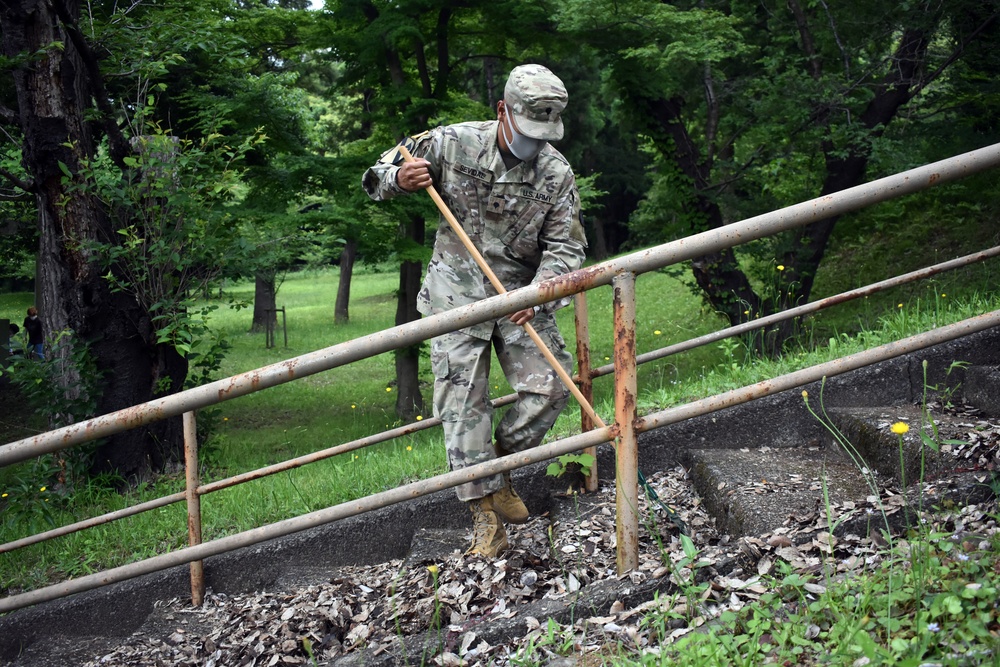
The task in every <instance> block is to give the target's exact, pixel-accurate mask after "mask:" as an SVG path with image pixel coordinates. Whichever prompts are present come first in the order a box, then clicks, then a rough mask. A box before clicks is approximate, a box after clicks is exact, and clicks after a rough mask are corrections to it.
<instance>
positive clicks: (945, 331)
mask: <svg viewBox="0 0 1000 667" xmlns="http://www.w3.org/2000/svg"><path fill="white" fill-rule="evenodd" d="M996 326H1000V310H997V311H993V312H992V313H986V314H984V315H979V316H977V317H972V318H969V319H967V320H963V321H961V322H957V323H955V324H951V325H948V326H944V327H940V328H938V329H934V330H932V331H929V332H926V333H922V334H918V335H916V336H911V337H909V338H904V339H902V340H899V341H896V342H893V343H888V344H886V345H881V346H879V347H876V348H872V349H871V350H865V351H863V352H858V353H856V354H852V355H849V356H847V357H842V358H840V359H835V360H833V361H829V362H825V363H821V364H817V365H815V366H810V367H809V368H804V369H801V370H798V371H794V372H792V373H788V374H786V375H782V376H779V377H776V378H773V379H771V380H765V381H764V382H758V383H756V384H753V385H749V386H746V387H742V388H740V389H734V390H732V391H729V392H725V393H723V394H719V395H717V396H712V397H710V398H706V399H702V400H699V401H693V402H691V403H687V404H685V405H682V406H677V407H675V408H670V409H668V410H664V411H662V412H657V413H654V414H651V415H647V416H645V417H639V418H638V419H637V420H636V422H635V430H636V432H639V433H643V432H646V431H650V430H654V429H657V428H660V427H662V426H666V425H668V424H673V423H675V422H679V421H683V420H685V419H689V418H691V417H698V416H701V415H706V414H709V413H711V412H716V411H718V410H722V409H723V408H728V407H732V406H734V405H739V404H741V403H746V402H748V401H751V400H754V399H756V398H761V397H763V396H769V395H771V394H775V393H778V392H780V391H785V390H787V389H793V388H795V387H800V386H803V385H806V384H809V383H811V382H817V381H820V380H822V379H824V378H827V377H833V376H836V375H840V374H842V373H846V372H848V371H852V370H855V369H857V368H862V367H864V366H867V365H870V364H872V363H875V362H878V361H885V360H887V359H892V358H894V357H898V356H901V355H903V354H907V353H909V352H914V351H916V350H921V349H924V348H927V347H930V346H932V345H937V344H939V343H943V342H946V341H949V340H954V339H956V338H960V337H962V336H967V335H969V334H972V333H976V332H978V331H984V330H986V329H990V328H992V327H996ZM626 363H627V362H626ZM617 435H618V432H617V429H616V428H615V427H614V426H608V427H605V428H598V429H595V430H593V431H589V432H587V433H581V434H579V435H574V436H571V437H569V438H564V439H562V440H557V441H555V442H551V443H548V444H545V445H541V446H540V447H536V448H535V449H531V450H528V451H525V452H521V453H519V454H512V455H509V456H504V457H501V458H498V459H494V460H492V461H487V462H485V463H478V464H476V465H472V466H469V467H467V468H462V469H460V470H453V471H451V472H448V473H444V474H442V475H438V476H436V477H432V478H430V479H426V480H421V481H418V482H412V483H410V484H406V485H404V486H400V487H397V488H395V489H390V490H388V491H383V492H381V493H376V494H374V495H371V496H368V497H366V498H360V499H358V500H352V501H348V502H345V503H341V504H340V505H335V506H333V507H328V508H325V509H322V510H317V511H315V512H310V513H309V514H303V515H301V516H297V517H293V518H291V519H285V520H283V521H279V522H277V523H273V524H270V525H267V526H262V527H260V528H254V529H251V530H248V531H244V532H242V533H237V534H235V535H229V536H227V537H223V538H219V539H217V540H213V541H211V542H205V543H202V544H199V545H197V546H191V547H185V548H183V549H178V550H176V551H172V552H170V553H166V554H162V555H160V556H154V557H153V558H149V559H147V560H144V561H139V562H137V563H130V564H128V565H122V566H119V567H116V568H113V569H110V570H105V571H104V572H98V573H95V574H90V575H86V576H83V577H79V578H77V579H71V580H69V581H64V582H61V583H58V584H54V585H52V586H46V587H44V588H39V589H36V590H34V591H30V592H28V593H21V594H18V595H12V596H9V597H6V598H0V613H6V612H9V611H14V610H15V609H20V608H22V607H28V606H31V605H34V604H38V603H41V602H46V601H48V600H54V599H57V598H61V597H65V596H67V595H72V594H74V593H82V592H84V591H88V590H91V589H94V588H99V587H101V586H105V585H108V584H113V583H117V582H120V581H125V580H127V579H132V578H135V577H139V576H142V575H144V574H151V573H153V572H158V571H160V570H163V569H166V568H169V567H175V566H178V565H183V564H185V563H191V562H194V561H198V560H201V559H204V558H208V557H210V556H215V555H218V554H221V553H225V552H227V551H232V550H234V549H239V548H243V547H247V546H252V545H254V544H259V543H261V542H265V541H267V540H271V539H274V538H276V537H283V536H285V535H291V534H293V533H297V532H300V531H303V530H307V529H309V528H315V527H317V526H321V525H324V524H327V523H332V522H334V521H339V520H341V519H346V518H348V517H351V516H356V515H358V514H362V513H364V512H369V511H371V510H375V509H380V508H382V507H388V506H389V505H393V504H396V503H400V502H405V501H407V500H412V499H414V498H418V497H420V496H425V495H428V494H431V493H436V492H438V491H441V490H443V489H448V488H451V487H454V486H458V485H459V484H464V483H466V482H471V481H474V480H477V479H481V478H483V477H488V476H491V475H495V474H498V473H502V472H507V471H509V470H513V469H515V468H520V467H522V466H525V465H529V464H531V463H537V462H540V461H544V460H546V459H550V458H553V457H558V456H561V455H563V454H569V453H572V452H576V451H579V450H581V449H584V448H587V447H594V446H596V445H599V444H602V443H605V442H609V441H610V440H612V439H613V438H614V437H616V436H617Z"/></svg>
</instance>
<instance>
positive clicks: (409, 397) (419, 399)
mask: <svg viewBox="0 0 1000 667" xmlns="http://www.w3.org/2000/svg"><path fill="white" fill-rule="evenodd" d="M406 236H407V238H408V239H410V240H412V241H413V242H415V243H418V244H420V245H423V243H424V219H423V217H422V216H413V217H412V218H410V220H409V222H408V224H407V228H406ZM422 270H423V265H422V264H421V263H420V262H403V263H402V264H401V265H400V267H399V295H398V299H397V301H396V325H397V326H399V325H400V324H406V323H407V322H413V321H414V320H418V319H420V313H419V312H417V292H419V291H420V275H421V273H422ZM396 389H397V392H396V416H398V417H399V418H401V419H407V420H409V419H412V418H413V417H415V416H416V415H418V414H420V413H421V412H423V411H424V399H423V396H422V395H421V393H420V346H419V345H412V346H410V347H404V348H402V349H399V350H396Z"/></svg>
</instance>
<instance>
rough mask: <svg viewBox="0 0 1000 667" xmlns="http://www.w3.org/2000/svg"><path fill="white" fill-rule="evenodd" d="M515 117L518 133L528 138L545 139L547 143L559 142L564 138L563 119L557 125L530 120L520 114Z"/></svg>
mask: <svg viewBox="0 0 1000 667" xmlns="http://www.w3.org/2000/svg"><path fill="white" fill-rule="evenodd" d="M513 115H514V121H515V122H516V123H517V129H518V131H519V132H520V133H521V134H523V135H524V136H526V137H529V138H531V139H544V140H545V141H558V140H560V139H562V138H563V122H562V118H560V119H559V120H558V121H556V122H555V123H544V122H541V121H537V120H528V119H527V118H525V117H524V116H520V115H518V114H513Z"/></svg>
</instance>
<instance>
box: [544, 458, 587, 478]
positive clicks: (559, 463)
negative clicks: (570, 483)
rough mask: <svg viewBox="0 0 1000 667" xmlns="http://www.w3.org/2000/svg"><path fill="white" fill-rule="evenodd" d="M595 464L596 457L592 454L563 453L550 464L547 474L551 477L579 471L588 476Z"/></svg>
mask: <svg viewBox="0 0 1000 667" xmlns="http://www.w3.org/2000/svg"><path fill="white" fill-rule="evenodd" d="M593 465H594V457H593V456H592V455H591V454H563V455H562V456H560V457H558V458H557V459H556V460H555V461H553V462H552V463H550V464H549V466H548V467H547V468H546V469H545V474H546V475H548V476H549V477H563V476H564V475H567V474H570V473H574V474H575V473H579V474H581V475H583V476H584V477H587V476H589V475H590V469H591V467H592V466H593Z"/></svg>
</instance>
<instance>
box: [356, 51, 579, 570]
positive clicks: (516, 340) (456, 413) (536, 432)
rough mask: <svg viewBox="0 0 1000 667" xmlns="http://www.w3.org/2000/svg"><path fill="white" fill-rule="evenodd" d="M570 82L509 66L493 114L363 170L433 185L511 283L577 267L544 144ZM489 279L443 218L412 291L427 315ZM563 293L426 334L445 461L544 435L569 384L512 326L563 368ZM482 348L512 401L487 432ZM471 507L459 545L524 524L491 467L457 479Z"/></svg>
mask: <svg viewBox="0 0 1000 667" xmlns="http://www.w3.org/2000/svg"><path fill="white" fill-rule="evenodd" d="M566 102H567V95H566V88H565V86H563V83H562V81H560V80H559V78H558V77H556V76H555V75H554V74H553V73H552V72H551V71H549V70H548V69H547V68H545V67H542V66H541V65H521V66H519V67H515V68H514V69H513V70H512V71H511V73H510V75H509V77H508V79H507V85H506V87H505V88H504V97H503V99H502V100H500V101H499V102H497V120H495V121H483V122H466V123H458V124H456V125H449V126H446V127H437V128H435V129H433V130H430V131H428V132H424V133H423V134H420V135H417V136H414V137H411V138H410V139H407V140H406V144H407V145H408V148H409V149H410V151H411V153H412V154H413V156H414V157H415V158H416V160H415V161H414V162H404V161H403V160H402V158H401V156H400V154H399V151H398V150H396V149H391V150H389V151H386V153H384V154H383V155H382V158H381V159H380V160H379V161H378V163H377V164H375V165H374V166H373V167H371V168H370V169H368V170H367V171H366V172H365V174H364V177H363V179H362V183H363V186H364V189H365V191H366V192H367V193H368V195H369V196H370V197H371V198H372V199H375V200H379V201H381V200H385V199H389V198H391V197H394V196H396V195H399V194H404V193H410V192H416V191H418V190H421V189H424V188H426V187H428V186H429V185H431V184H433V185H435V186H436V188H437V189H438V191H439V193H440V194H441V197H442V199H443V200H444V201H445V203H446V204H447V205H448V207H449V208H450V209H451V212H452V213H453V214H454V215H455V217H456V218H457V220H458V221H459V223H460V224H461V225H462V227H463V229H464V230H465V232H466V233H467V234H468V235H469V237H470V238H471V239H472V242H473V243H474V244H475V246H476V248H477V249H478V250H479V251H480V253H481V254H482V255H483V257H484V258H485V260H486V262H487V264H489V265H490V267H491V268H492V269H493V271H494V273H495V274H496V275H497V277H498V278H499V279H500V282H501V283H502V284H503V286H504V287H505V288H506V289H508V290H513V289H516V288H518V287H524V286H525V285H528V284H530V283H533V282H539V281H542V280H546V279H548V278H552V277H554V276H558V275H561V274H564V273H568V272H570V271H574V270H576V269H578V268H580V265H581V264H582V262H583V259H584V250H585V248H586V246H587V241H586V238H585V236H584V233H583V227H582V225H581V222H580V197H579V193H578V192H577V188H576V181H575V180H574V178H573V170H572V169H571V168H570V165H569V163H568V162H567V161H566V158H564V157H563V156H562V155H561V154H560V153H559V152H558V151H557V150H556V149H555V148H553V147H552V146H551V145H549V143H548V142H549V141H552V140H557V139H561V138H562V136H563V123H562V119H561V118H560V113H561V112H562V111H563V109H565V108H566ZM495 294H496V291H495V290H494V289H493V287H492V285H491V284H490V282H489V280H488V279H487V278H486V276H484V275H483V273H482V271H481V270H480V269H479V267H478V266H477V265H476V263H475V261H474V260H473V258H472V256H471V254H470V253H469V251H468V250H467V249H466V248H465V246H463V245H462V243H461V241H460V240H459V238H458V236H457V235H456V234H455V232H454V231H453V230H452V229H451V228H450V227H449V226H448V225H447V223H446V221H445V220H444V219H443V218H442V220H441V222H440V225H439V227H438V230H437V237H436V239H435V242H434V252H433V256H432V257H431V260H430V263H429V264H428V266H427V275H426V277H425V278H424V283H423V286H422V287H421V290H420V293H419V294H418V296H417V308H418V310H419V311H420V312H421V313H423V314H424V315H431V314H434V313H440V312H443V311H446V310H449V309H451V308H455V307H457V306H462V305H465V304H469V303H473V302H475V301H478V300H480V299H485V298H487V297H490V296H494V295H495ZM568 302H569V300H568V299H561V300H559V301H557V302H553V303H547V304H545V305H543V306H535V307H534V308H527V309H525V310H521V311H519V312H516V313H514V314H513V315H511V316H510V317H505V318H501V319H498V320H496V321H494V322H486V323H483V324H478V325H476V326H473V327H469V328H466V329H462V330H460V331H456V332H452V333H448V334H444V335H442V336H438V337H437V338H434V339H433V341H432V342H431V367H432V369H433V371H434V415H435V416H437V417H439V418H440V419H441V420H442V421H443V422H444V437H445V445H446V447H447V450H448V463H449V465H450V466H451V468H452V469H453V470H454V469H458V468H463V467H465V466H469V465H473V464H476V463H481V462H483V461H488V460H491V459H493V458H494V457H495V456H504V455H507V454H511V453H514V452H519V451H523V450H525V449H529V448H531V447H535V446H537V445H538V444H539V443H541V441H542V438H543V437H544V436H545V433H546V432H547V431H548V430H549V428H550V427H551V426H552V424H553V423H554V422H555V420H556V417H557V416H558V415H559V412H560V411H561V410H562V409H563V406H565V404H566V400H567V398H568V396H569V391H568V390H567V389H566V388H565V387H564V386H563V385H562V383H561V382H560V380H559V378H558V376H557V374H556V372H555V371H554V370H552V368H551V367H550V366H549V364H548V362H547V361H546V360H545V357H544V356H543V355H542V353H541V352H540V351H539V350H538V348H537V347H536V346H535V344H534V343H533V342H532V340H531V338H530V337H529V336H528V334H527V333H526V332H525V331H524V329H522V328H521V325H523V324H525V323H527V322H533V326H534V327H535V329H536V330H537V332H538V335H539V336H540V337H541V338H542V339H543V340H545V341H546V342H547V343H548V345H549V349H550V350H551V351H552V352H553V354H554V355H555V356H556V357H557V358H558V359H559V361H560V363H561V364H562V365H563V367H564V368H565V369H566V371H567V372H570V371H571V369H572V358H571V357H570V355H569V353H568V352H567V351H566V344H565V343H564V342H563V338H562V335H561V334H560V333H559V330H558V329H557V328H556V323H555V318H554V316H553V312H554V311H555V310H556V309H557V308H559V307H562V306H564V305H566V304H567V303H568ZM491 347H492V348H494V349H495V350H496V354H497V359H498V360H499V361H500V366H501V368H502V369H503V371H504V374H505V375H506V376H507V380H508V381H509V382H510V385H511V387H513V388H514V390H515V391H516V392H517V395H518V400H517V402H516V403H515V404H514V405H513V406H512V407H511V408H510V409H509V410H508V411H507V412H506V414H504V416H503V419H501V420H500V423H499V424H498V426H497V428H496V433H495V437H496V440H495V441H494V440H493V437H492V436H493V435H494V434H491V424H492V421H491V417H492V406H491V404H490V400H489V375H490V359H491V356H490V355H491ZM456 490H457V492H458V497H459V499H460V500H463V501H466V502H468V503H469V506H470V508H471V510H472V515H473V538H472V546H471V548H470V549H469V550H468V551H467V552H466V553H469V554H482V555H485V556H489V557H493V556H496V555H497V554H498V553H500V552H501V551H503V550H504V549H506V548H507V545H508V543H507V534H506V531H505V530H504V525H503V521H507V522H509V523H523V522H525V521H527V520H528V510H527V508H526V507H525V506H524V503H523V502H522V501H521V498H520V497H519V496H518V495H517V492H516V491H515V490H514V488H513V486H512V485H511V482H510V475H509V474H506V475H496V476H493V477H487V478H484V479H481V480H478V481H475V482H470V483H468V484H463V485H461V486H459V487H457V489H456Z"/></svg>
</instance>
